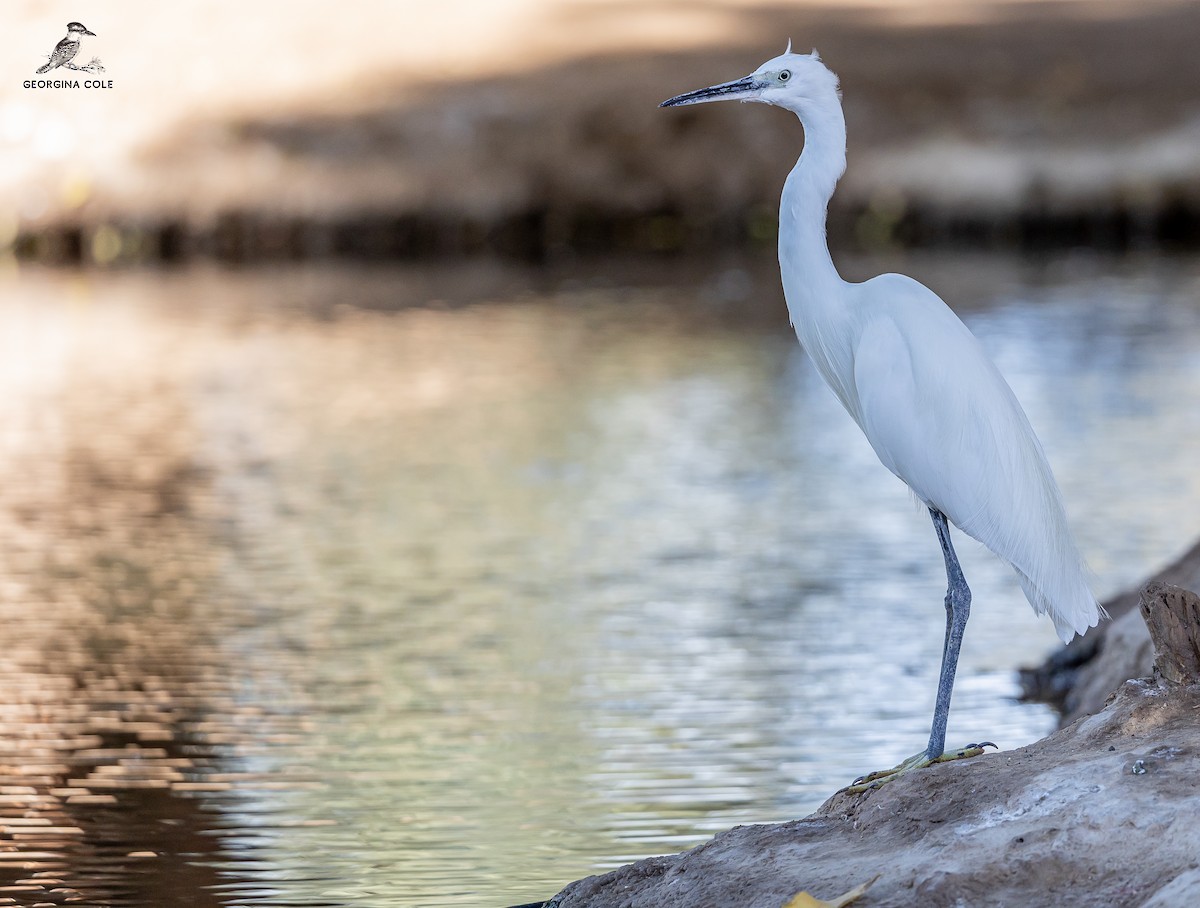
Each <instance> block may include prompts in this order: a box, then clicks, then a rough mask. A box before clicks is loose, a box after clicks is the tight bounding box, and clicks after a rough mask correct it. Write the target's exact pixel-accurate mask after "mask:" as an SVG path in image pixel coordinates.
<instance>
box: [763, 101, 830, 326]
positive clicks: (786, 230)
mask: <svg viewBox="0 0 1200 908" xmlns="http://www.w3.org/2000/svg"><path fill="white" fill-rule="evenodd" d="M796 113H797V115H798V116H799V117H800V122H801V123H803V124H804V151H803V153H802V154H801V155H800V160H799V161H797V162H796V166H795V167H794V168H792V172H791V173H790V174H788V178H787V182H786V183H785V184H784V186H783V198H782V199H781V200H780V205H779V263H780V266H781V267H782V270H783V281H784V290H785V292H786V295H787V299H788V308H789V309H792V310H793V311H792V321H793V322H796V321H797V319H796V314H797V313H796V311H795V307H797V306H802V305H804V304H805V301H806V300H807V299H810V298H812V297H813V296H814V295H820V296H822V297H824V298H825V299H828V295H829V292H830V291H831V290H832V289H833V287H834V286H836V285H839V284H841V277H840V276H839V275H838V273H837V269H836V268H835V267H834V265H833V259H831V258H830V257H829V245H828V243H827V242H826V239H825V215H826V210H827V208H828V207H829V199H830V197H831V196H832V195H833V189H834V187H835V186H836V185H837V181H838V179H839V178H840V177H841V175H842V173H843V172H844V171H845V170H846V119H845V117H844V116H843V115H842V105H841V104H840V102H839V101H838V100H837V99H836V98H832V99H830V100H829V101H827V102H824V103H819V104H813V105H811V106H806V107H804V108H802V109H800V110H798V111H796Z"/></svg>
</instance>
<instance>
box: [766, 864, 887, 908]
mask: <svg viewBox="0 0 1200 908" xmlns="http://www.w3.org/2000/svg"><path fill="white" fill-rule="evenodd" d="M881 876H883V874H881V873H877V874H875V876H873V877H871V879H869V880H867V881H866V882H865V883H863V884H862V885H861V886H855V887H854V888H853V889H851V890H850V891H849V892H843V893H842V894H841V895H839V896H838V897H837V898H835V899H834V900H833V901H832V902H823V901H821V900H820V899H818V898H813V897H812V896H811V895H809V894H808V893H807V892H797V893H796V894H795V895H794V896H792V900H791V901H790V902H788V903H787V904H786V905H784V906H783V908H844V906H846V905H849V904H850V903H851V902H853V901H856V900H857V899H858V898H859V896H861V895H862V894H863V893H864V892H866V891H867V890H868V889H870V888H871V884H872V883H874V882H875V881H876V880H877V879H879V878H880V877H881Z"/></svg>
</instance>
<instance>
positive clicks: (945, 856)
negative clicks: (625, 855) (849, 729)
mask: <svg viewBox="0 0 1200 908" xmlns="http://www.w3.org/2000/svg"><path fill="white" fill-rule="evenodd" d="M1142 606H1143V611H1144V612H1145V613H1146V614H1148V615H1149V616H1150V619H1151V622H1152V626H1154V627H1155V628H1156V630H1155V640H1156V642H1157V643H1158V644H1159V645H1160V647H1163V649H1162V650H1160V652H1159V653H1158V655H1157V659H1156V661H1157V664H1158V665H1159V668H1160V671H1159V674H1158V676H1157V678H1156V679H1144V680H1136V681H1127V682H1125V683H1124V684H1122V685H1121V686H1120V688H1119V689H1118V690H1117V692H1116V694H1115V696H1114V697H1113V698H1112V699H1111V702H1110V703H1109V704H1108V706H1106V707H1105V708H1104V709H1103V710H1102V711H1101V712H1099V713H1098V714H1096V715H1093V716H1090V717H1086V718H1082V719H1079V720H1077V721H1076V722H1074V723H1072V724H1071V725H1070V726H1068V727H1066V728H1063V729H1060V730H1059V731H1057V732H1055V733H1054V734H1052V735H1050V736H1049V737H1047V738H1044V739H1043V740H1041V741H1038V742H1036V743H1035V744H1031V745H1030V746H1028V747H1024V748H1020V749H1018V750H1015V751H1010V752H1005V753H999V754H989V755H986V756H982V757H978V758H975V759H973V760H965V761H960V762H954V763H946V764H941V765H939V766H936V767H933V768H930V769H928V770H923V771H920V772H916V773H912V774H909V775H906V776H903V777H900V778H898V779H897V780H895V781H893V782H891V783H889V784H888V785H885V786H883V787H882V788H880V789H877V790H874V791H869V792H866V793H864V794H860V795H853V794H849V793H847V792H845V791H841V792H838V793H836V794H834V795H833V796H832V797H831V798H830V799H829V800H828V801H826V802H825V804H824V805H822V807H821V808H820V809H819V810H818V811H817V812H816V813H814V814H812V815H811V816H809V817H806V818H805V819H802V820H796V821H793V822H790V823H783V824H778V825H764V826H741V827H737V828H735V829H732V830H730V831H729V832H725V833H722V834H721V835H718V836H717V837H716V838H714V839H712V840H711V841H709V842H707V843H705V844H704V845H701V846H699V847H697V848H694V849H692V850H691V851H687V852H684V853H683V854H679V855H673V856H669V857H656V858H648V859H646V860H644V861H639V862H637V863H635V864H630V865H628V866H626V867H622V868H620V869H619V870H616V871H613V872H611V873H607V874H603V875H600V876H593V877H588V878H587V879H584V880H580V881H578V882H575V883H572V884H571V885H570V886H568V887H567V888H566V889H564V890H563V891H562V892H561V893H559V895H557V896H556V897H555V898H554V899H552V900H551V901H550V902H548V903H546V904H547V906H553V908H579V906H587V908H618V906H620V908H684V906H688V908H691V906H737V908H781V906H783V905H785V904H786V903H787V902H788V900H789V899H790V898H791V897H792V896H794V895H795V894H796V893H797V892H799V891H801V890H806V891H808V892H809V893H811V894H812V895H814V896H816V897H818V898H831V897H833V896H835V895H837V894H839V893H842V892H844V891H846V890H847V889H850V888H852V887H853V886H855V885H858V884H861V883H863V882H866V881H867V880H870V879H871V878H872V877H874V876H875V875H876V874H880V875H881V876H880V878H879V880H878V881H877V882H876V883H875V884H874V885H873V886H872V887H871V888H870V890H869V891H868V892H867V894H866V895H865V896H863V898H862V899H861V901H860V902H858V903H856V904H862V905H864V906H878V908H883V906H896V908H899V906H908V905H913V904H921V905H928V906H941V905H946V906H950V905H971V906H973V908H975V906H988V905H996V906H1001V905H1034V906H1036V905H1055V906H1057V908H1072V906H1079V908H1084V906H1088V908H1090V906H1095V905H1128V906H1142V908H1166V906H1175V905H1193V904H1198V903H1200V902H1197V898H1198V896H1200V871H1198V870H1197V869H1196V865H1197V862H1198V860H1200V858H1198V855H1200V824H1198V823H1196V815H1197V809H1198V808H1200V802H1198V800H1197V796H1196V789H1195V779H1196V778H1197V774H1198V773H1200V722H1198V721H1197V718H1198V716H1200V713H1197V710H1200V684H1198V683H1197V681H1198V680H1200V647H1197V645H1196V644H1197V640H1200V598H1198V597H1197V596H1196V595H1195V594H1193V593H1189V592H1187V591H1185V590H1180V589H1178V588H1174V587H1168V586H1165V585H1161V584H1160V585H1157V586H1152V587H1150V588H1148V589H1147V590H1146V592H1145V593H1144V595H1143V597H1142ZM1137 614H1138V613H1137V612H1136V611H1135V612H1131V613H1130V615H1131V616H1134V617H1136V616H1137ZM1173 678H1178V679H1180V680H1178V681H1176V680H1172V679H1173Z"/></svg>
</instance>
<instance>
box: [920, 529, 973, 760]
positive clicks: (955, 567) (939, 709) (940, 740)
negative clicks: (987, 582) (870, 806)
mask: <svg viewBox="0 0 1200 908" xmlns="http://www.w3.org/2000/svg"><path fill="white" fill-rule="evenodd" d="M929 516H930V517H932V518H933V529H934V531H935V532H936V533H937V537H938V542H939V543H940V544H941V546H942V557H943V558H944V559H945V560H946V637H945V640H944V641H943V642H942V669H941V671H940V672H939V673H938V690H937V701H936V704H935V705H934V708H933V728H932V729H931V730H930V732H929V746H928V747H926V748H925V756H926V757H927V758H929V759H930V760H936V759H937V758H939V757H940V756H941V755H942V754H943V753H944V751H945V748H946V722H947V720H949V718H950V695H951V693H953V691H954V673H955V671H956V670H957V669H958V653H959V650H961V649H962V638H963V632H964V631H965V630H966V629H967V618H969V617H970V616H971V589H970V587H968V586H967V579H966V578H965V577H964V576H963V572H962V567H961V566H960V565H959V563H958V556H957V555H956V554H954V545H953V543H951V542H950V525H949V524H948V523H947V522H946V515H945V514H943V513H942V512H941V511H937V510H934V509H933V508H930V509H929Z"/></svg>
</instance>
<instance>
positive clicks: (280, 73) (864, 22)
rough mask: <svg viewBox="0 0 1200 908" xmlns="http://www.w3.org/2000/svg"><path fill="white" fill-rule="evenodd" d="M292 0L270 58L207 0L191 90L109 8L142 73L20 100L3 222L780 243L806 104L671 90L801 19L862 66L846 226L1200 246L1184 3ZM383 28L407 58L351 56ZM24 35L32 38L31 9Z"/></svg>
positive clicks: (259, 235) (546, 241) (146, 241)
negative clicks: (791, 112)
mask: <svg viewBox="0 0 1200 908" xmlns="http://www.w3.org/2000/svg"><path fill="white" fill-rule="evenodd" d="M275 5H276V6H278V4H275ZM286 7H287V13H286V15H285V16H283V17H282V18H283V19H284V20H286V23H287V24H286V26H280V28H281V29H282V31H280V32H279V33H278V34H277V36H276V37H274V38H273V39H270V40H273V41H274V46H277V47H283V48H287V50H288V53H287V54H284V55H283V60H282V61H281V62H280V65H279V66H273V67H269V68H268V70H267V71H266V72H262V73H260V74H258V75H256V74H254V73H253V72H251V71H249V70H248V65H249V64H248V63H247V62H246V57H245V56H244V54H245V52H246V48H244V47H242V45H243V44H244V43H245V41H243V40H242V39H241V38H238V39H237V40H233V39H231V41H232V43H230V42H224V43H222V41H219V40H216V37H215V36H214V35H213V34H212V32H213V29H214V28H216V26H217V25H218V23H217V22H216V21H214V22H213V23H212V25H211V26H207V25H205V22H207V21H208V18H211V17H204V16H199V15H198V16H197V23H196V25H195V33H194V34H192V35H191V37H190V39H189V40H190V41H191V45H190V46H189V54H190V56H188V57H187V59H188V60H189V61H191V63H190V64H184V65H182V66H180V67H177V68H179V69H180V70H181V73H182V75H181V78H180V80H179V83H178V85H173V84H171V83H169V82H164V81H163V79H162V77H161V75H156V74H155V73H156V71H155V70H154V69H152V68H151V66H150V64H149V63H148V62H147V60H146V57H145V54H144V52H141V53H140V54H139V50H138V47H137V43H136V42H134V41H132V38H131V35H132V32H131V31H130V29H131V28H132V25H131V24H130V23H128V22H120V21H114V22H111V23H109V29H108V32H109V34H110V35H112V36H113V37H112V38H110V39H108V40H110V41H112V42H114V43H116V46H115V47H114V48H113V49H112V53H111V55H110V56H109V63H108V66H109V74H111V75H112V76H113V77H114V78H115V79H118V80H119V81H120V82H121V89H122V90H120V91H117V90H114V91H113V92H111V93H106V96H105V97H103V98H100V99H97V98H94V97H82V98H81V97H76V96H75V95H73V94H70V93H62V92H59V93H53V94H45V93H43V94H36V93H34V94H30V93H28V92H26V93H25V94H23V95H19V96H14V95H13V92H12V91H7V95H6V96H4V97H3V103H4V104H5V105H6V109H7V110H8V113H9V114H10V115H11V116H9V121H11V122H10V125H12V124H15V125H13V130H15V131H13V130H10V132H11V133H12V135H13V136H16V137H17V138H16V139H15V140H14V141H12V142H10V143H9V146H8V147H7V161H8V163H9V164H10V165H11V166H9V167H8V168H7V169H5V170H3V173H4V174H5V175H4V177H3V178H0V180H3V181H7V182H8V183H9V186H8V187H7V188H8V189H9V190H10V194H11V197H12V198H14V199H15V200H16V203H15V205H14V208H13V213H12V215H11V220H10V222H9V224H8V226H7V228H6V231H7V233H8V235H9V236H10V237H12V236H18V235H22V234H24V235H34V234H38V233H44V232H46V231H47V230H50V229H51V228H55V227H59V228H63V227H65V228H67V229H68V230H69V229H71V228H82V229H80V230H78V231H77V234H76V235H68V236H66V238H65V239H63V240H62V241H61V242H60V243H59V245H58V246H57V247H55V248H53V249H49V252H51V253H54V254H57V255H64V256H66V257H70V256H73V255H74V256H77V257H84V258H86V257H88V256H90V255H91V254H92V253H93V252H94V251H95V248H94V247H95V245H96V244H95V242H94V240H95V232H96V230H97V229H98V227H99V225H101V224H105V223H108V224H115V225H120V226H121V231H122V235H121V236H120V237H117V239H119V240H121V242H118V243H116V244H115V245H114V243H113V237H112V236H111V235H108V236H106V238H105V239H104V240H102V241H101V242H100V247H101V251H102V252H103V253H104V255H107V256H109V257H112V256H119V255H121V254H123V253H122V250H124V252H126V253H127V252H129V251H130V250H133V251H136V248H137V246H138V244H139V243H141V244H143V245H148V246H154V247H156V248H158V247H163V246H165V247H167V248H166V250H165V251H166V252H168V253H169V252H172V251H174V252H177V253H180V254H183V253H186V252H188V251H204V252H209V253H214V254H218V255H222V256H225V257H231V258H237V257H245V258H252V257H281V256H282V257H296V256H306V255H321V254H331V253H332V254H359V255H370V256H388V255H404V254H422V253H434V252H438V251H475V250H492V251H500V252H507V253H515V254H523V255H528V254H533V255H540V254H544V253H547V252H550V253H552V252H553V251H554V250H555V249H557V248H566V247H570V248H585V249H586V248H601V249H611V248H622V247H632V248H639V249H666V250H670V249H674V248H679V247H681V246H684V245H687V246H691V247H694V246H696V245H703V244H706V243H708V244H712V243H717V242H728V241H734V240H753V239H755V238H757V239H759V240H762V241H769V239H770V232H771V230H772V229H773V228H772V221H773V213H774V209H775V205H776V201H777V198H778V192H779V187H780V185H781V183H782V181H783V177H784V176H785V174H786V172H787V170H788V169H789V167H790V166H791V163H792V162H793V161H794V159H795V156H796V154H797V152H798V150H799V148H800V145H801V141H802V139H801V132H800V128H799V126H798V124H797V123H796V122H795V121H794V118H792V117H790V116H788V115H786V114H784V113H782V112H780V111H772V110H764V109H761V108H758V107H756V106H752V105H728V106H725V105H715V106H711V107H707V108H701V109H695V110H683V111H660V110H658V109H657V108H656V104H657V102H658V101H660V100H662V99H663V98H664V97H667V96H669V95H671V94H674V93H676V92H678V91H681V90H685V89H688V88H693V87H698V86H701V85H705V84H711V83H712V82H715V81H720V80H723V79H726V78H730V77H733V76H737V75H741V74H743V73H744V72H746V71H748V70H749V69H750V68H752V67H754V66H755V65H757V63H759V62H761V60H762V59H765V58H766V57H768V56H772V55H774V54H776V53H778V52H779V51H780V50H782V45H783V42H784V41H785V39H786V38H788V37H789V36H790V37H792V38H794V39H795V41H796V42H797V43H798V45H799V46H801V47H805V46H809V45H812V46H817V47H819V48H820V50H821V52H822V55H823V57H824V58H825V59H826V61H827V62H828V63H829V64H830V65H831V66H832V67H833V68H834V69H835V70H836V71H837V72H838V73H839V74H840V75H841V77H842V83H843V88H844V93H845V105H846V112H847V119H848V126H849V131H850V167H849V171H848V173H847V176H846V178H845V180H844V181H843V185H842V187H841V190H840V193H839V195H838V197H837V198H836V200H835V206H834V210H833V211H832V212H831V214H832V230H833V232H834V233H835V234H838V235H839V239H841V240H843V241H849V242H854V243H857V244H858V245H859V246H861V247H864V248H869V249H877V248H880V247H887V246H889V245H894V244H897V243H899V244H905V243H917V244H922V243H924V244H932V243H941V242H960V243H961V242H972V241H984V242H993V241H1000V242H1008V243H1014V244H1018V245H1025V246H1033V247H1037V246H1039V245H1040V244H1045V243H1053V242H1058V243H1062V242H1068V243H1084V244H1088V245H1099V246H1108V247H1111V248H1127V247H1130V246H1156V245H1172V244H1190V243H1194V242H1197V241H1200V95H1198V94H1197V93H1196V92H1195V91H1194V89H1193V87H1194V86H1195V85H1197V84H1200V57H1198V55H1197V54H1196V53H1195V48H1194V40H1193V38H1192V36H1194V35H1195V34H1197V33H1200V7H1196V6H1195V5H1194V4H1188V3H1181V2H1153V3H1138V4H1134V3H1122V2H1099V0H1075V2H1064V3H1055V4H1034V3H1026V2H1007V3H1004V2H1002V3H984V2H972V3H960V4H950V3H917V2H903V3H893V4H863V5H853V4H848V3H840V2H812V3H805V4H800V5H788V6H780V5H766V4H756V3H751V2H745V0H720V2H717V3H714V4H706V5H703V6H686V5H685V6H674V5H667V6H655V5H651V6H644V5H638V6H637V8H636V9H634V8H633V7H631V6H629V5H627V4H622V3H612V4H580V3H571V2H567V0H527V2H525V3H522V4H518V5H517V6H516V7H514V8H512V9H511V10H509V15H507V16H505V17H498V16H497V15H496V14H495V9H494V7H486V6H484V5H481V6H480V7H479V10H476V9H475V6H474V5H471V4H466V5H463V4H449V5H448V6H447V8H446V9H445V10H442V11H433V12H429V13H427V14H423V15H422V16H416V17H414V16H411V15H409V16H408V17H407V18H406V17H405V16H404V11H403V9H402V8H397V7H395V6H394V5H393V6H392V7H389V6H388V5H386V4H375V5H368V6H367V7H363V8H362V9H361V10H358V11H357V12H356V14H355V15H348V16H345V17H342V18H340V19H339V20H338V22H337V23H336V26H335V27H333V28H329V27H328V26H327V24H326V23H325V17H324V14H323V13H322V14H321V15H320V16H319V17H318V16H317V15H316V13H315V12H313V11H307V12H306V10H305V8H303V7H301V8H294V5H290V4H289V5H286ZM506 9H507V8H506ZM488 10H491V12H488ZM409 12H410V13H411V10H410V11H409ZM476 13H478V16H477V15H476ZM182 14H183V13H182V12H176V13H173V14H172V15H175V16H178V15H182ZM148 15H151V20H152V21H151V23H150V24H152V25H153V24H154V23H157V24H158V26H161V27H163V28H167V27H169V25H170V23H168V22H166V21H165V20H163V16H164V15H166V14H164V13H163V12H161V11H158V12H154V13H148ZM456 16H457V19H456ZM251 18H252V19H253V20H254V22H258V21H259V19H260V18H262V19H263V20H264V21H269V20H270V18H271V10H270V9H268V8H265V7H264V8H263V9H262V10H261V12H260V13H257V14H256V15H255V16H253V17H251ZM318 18H319V19H320V21H317V19H318ZM38 21H39V22H40V21H41V20H38ZM455 21H462V22H467V23H468V24H469V27H468V26H464V27H463V28H462V30H461V31H462V34H461V36H459V35H458V34H457V33H456V31H455V28H454V27H453V23H454V22H455ZM95 27H96V29H97V31H98V33H100V23H99V20H97V25H96V26H95ZM381 27H382V28H383V29H384V30H385V31H386V32H389V33H391V32H394V33H396V34H397V36H398V37H397V38H396V41H395V44H394V48H395V51H396V52H395V53H394V54H388V55H364V54H361V53H360V52H358V51H357V50H356V48H360V47H361V46H363V44H364V42H367V43H368V44H369V43H370V41H371V39H372V37H373V36H377V35H378V34H379V30H380V28H381ZM489 29H491V31H489ZM259 31H261V29H259V30H257V31H256V30H255V29H250V31H249V34H250V35H252V36H253V35H258V38H259V39H260V40H259V43H258V45H256V46H261V44H262V41H263V40H268V38H269V35H260V34H259ZM221 33H224V32H223V31H222V32H221ZM20 34H21V35H29V36H30V37H29V41H33V36H32V35H33V29H32V26H31V25H30V24H29V23H28V22H25V23H22V28H21V30H20ZM94 40H96V41H97V42H99V41H100V40H101V39H100V38H97V39H94ZM121 42H124V43H121ZM391 46H392V45H389V47H391ZM238 48H241V52H239V50H238ZM100 49H103V48H101V47H100V46H99V45H97V50H100ZM106 53H107V51H106ZM35 56H36V55H35ZM135 61H136V65H135ZM199 61H204V66H203V67H199ZM33 62H37V61H36V60H35V61H33ZM151 62H153V61H151ZM160 62H161V61H160ZM121 66H124V67H125V70H124V72H123V71H122V69H121ZM198 68H199V69H202V70H203V72H202V73H201V72H199V71H198ZM151 80H153V81H151ZM18 107H19V108H20V109H19V110H18ZM18 115H19V116H18ZM22 124H24V125H22ZM55 124H57V127H55ZM26 127H27V128H26ZM51 127H54V128H51ZM26 133H27V134H28V135H26ZM18 134H19V135H18ZM55 136H58V139H55ZM22 137H23V138H22ZM51 140H54V141H51ZM56 142H57V144H55V143H56ZM98 149H102V150H103V151H102V153H98ZM164 230H166V231H167V233H166V235H165V237H164V234H163V231H164ZM27 245H28V244H27ZM55 250H57V251H55ZM114 250H115V252H114ZM25 251H27V252H34V253H36V252H38V251H39V250H38V249H36V248H34V249H26V250H25ZM40 251H41V252H43V253H45V252H47V251H48V250H47V249H45V248H43V249H41V250H40ZM51 257H54V256H53V255H51ZM101 257H103V256H101Z"/></svg>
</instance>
